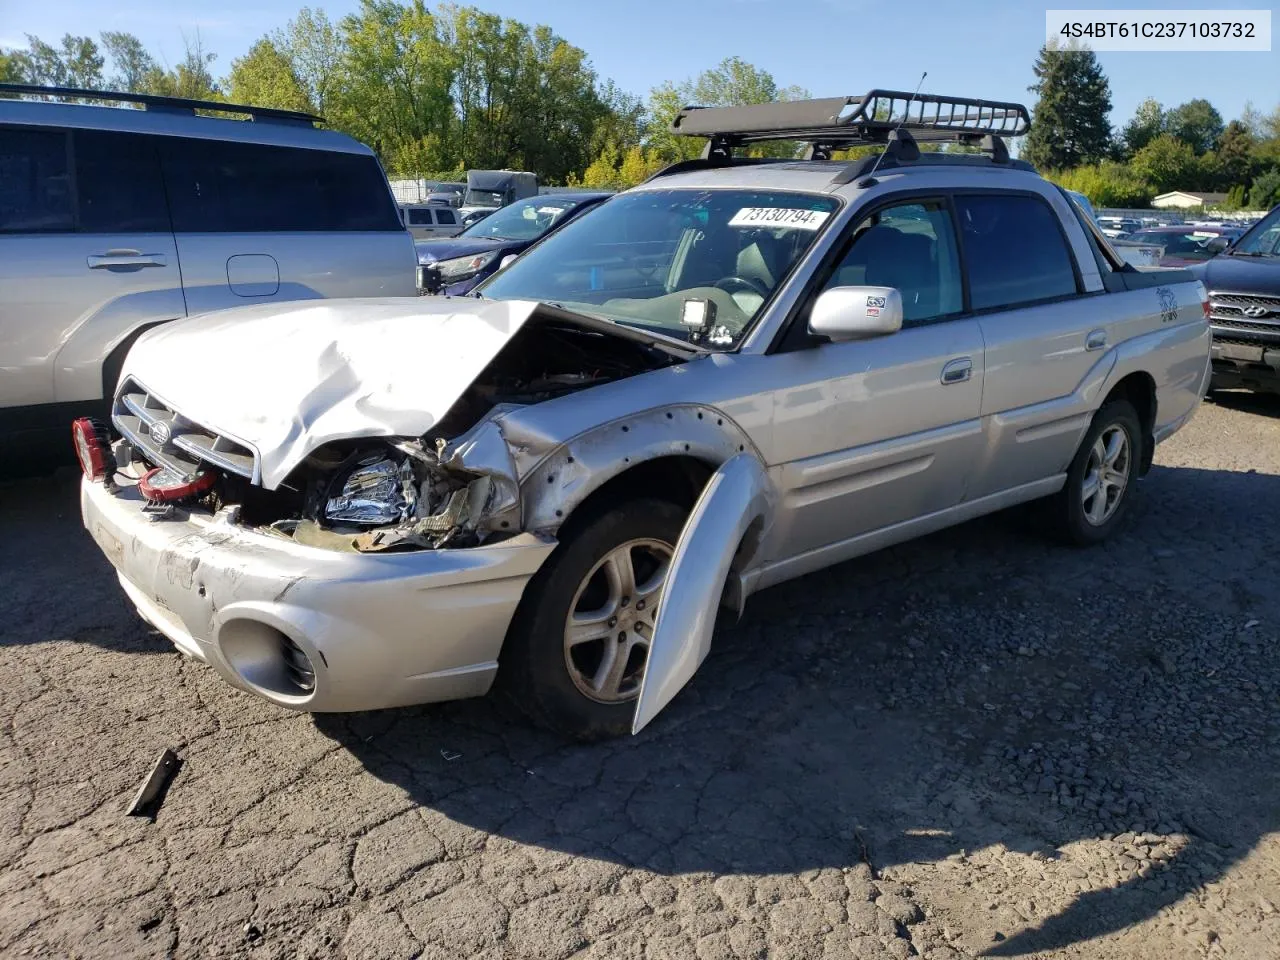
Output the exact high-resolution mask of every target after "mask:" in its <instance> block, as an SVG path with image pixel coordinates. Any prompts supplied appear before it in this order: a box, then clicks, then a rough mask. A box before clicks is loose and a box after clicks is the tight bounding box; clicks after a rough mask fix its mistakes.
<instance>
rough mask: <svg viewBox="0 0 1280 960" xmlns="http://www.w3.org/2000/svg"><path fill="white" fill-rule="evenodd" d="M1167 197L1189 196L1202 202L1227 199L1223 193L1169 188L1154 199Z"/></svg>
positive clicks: (1220, 201) (1217, 201) (1215, 201)
mask: <svg viewBox="0 0 1280 960" xmlns="http://www.w3.org/2000/svg"><path fill="white" fill-rule="evenodd" d="M1169 197H1190V198H1191V199H1192V200H1199V201H1200V202H1202V203H1222V202H1223V201H1224V200H1226V199H1227V195H1226V194H1225V193H1201V192H1200V191H1199V190H1170V191H1169V192H1168V193H1162V194H1160V195H1159V196H1158V197H1156V198H1155V199H1156V200H1165V199H1168V198H1169Z"/></svg>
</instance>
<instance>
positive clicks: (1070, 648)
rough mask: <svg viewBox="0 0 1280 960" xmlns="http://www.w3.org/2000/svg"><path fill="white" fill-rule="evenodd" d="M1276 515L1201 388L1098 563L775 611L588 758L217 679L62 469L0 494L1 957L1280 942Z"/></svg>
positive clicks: (1257, 457) (1035, 557)
mask: <svg viewBox="0 0 1280 960" xmlns="http://www.w3.org/2000/svg"><path fill="white" fill-rule="evenodd" d="M1277 506H1280V402H1271V401H1268V400H1252V399H1249V398H1247V397H1236V398H1233V399H1230V400H1227V401H1224V402H1223V404H1221V405H1206V406H1205V407H1204V408H1203V409H1202V410H1201V412H1200V414H1199V415H1198V417H1197V419H1196V420H1195V421H1194V422H1193V423H1192V424H1191V425H1190V426H1189V427H1188V428H1187V429H1186V430H1184V431H1183V432H1182V433H1181V434H1179V435H1178V436H1177V437H1175V438H1174V439H1173V440H1172V441H1170V442H1169V443H1168V444H1166V445H1165V446H1163V447H1161V449H1160V451H1159V452H1158V454H1157V466H1156V468H1155V469H1154V470H1153V471H1152V473H1151V476H1150V477H1149V478H1148V479H1147V480H1146V481H1145V482H1144V483H1143V485H1142V486H1141V488H1140V490H1139V498H1138V500H1137V501H1136V503H1135V504H1134V507H1135V509H1134V510H1133V512H1132V515H1131V517H1130V519H1129V522H1128V524H1127V528H1126V529H1125V530H1123V531H1122V532H1121V535H1120V536H1119V537H1118V538H1117V539H1116V540H1115V541H1114V542H1112V543H1110V544H1108V545H1106V546H1104V547H1101V548H1096V549H1092V550H1070V549H1064V548H1062V547H1057V546H1051V545H1048V544H1046V543H1045V542H1044V541H1042V540H1041V539H1039V538H1038V537H1037V536H1036V535H1035V533H1034V532H1033V531H1032V529H1031V527H1030V524H1029V523H1028V522H1027V516H1026V515H1025V514H1023V513H1013V514H1007V515H1003V516H1000V517H995V518H989V519H987V520H983V521H979V522H976V523H972V524H968V525H966V526H964V527H961V528H958V529H955V530H951V531H948V532H945V533H943V534H940V535H937V536H933V537H930V538H928V539H926V540H922V541H918V542H916V543H914V544H908V545H904V546H902V547H899V548H895V549H892V550H889V551H886V552H883V553H881V554H878V555H875V556H873V557H868V558H864V559H862V560H859V561H855V562H851V563H848V564H844V565H842V566H840V567H837V568H834V569H832V570H828V571H825V572H823V573H820V574H817V575H814V576H811V577H808V578H806V579H804V580H800V581H796V582H793V583H790V584H786V585H784V586H781V587H778V588H775V589H773V590H769V591H766V592H765V593H762V594H760V595H757V596H756V597H754V598H752V600H751V602H750V603H749V605H748V611H747V614H748V615H747V617H746V618H745V619H744V620H743V622H742V623H741V624H738V625H736V626H730V627H724V628H723V629H721V630H720V632H719V634H718V636H717V640H716V646H715V649H714V651H713V653H712V655H711V657H710V658H709V660H708V661H707V663H706V664H705V666H704V667H703V669H702V670H701V671H700V672H699V675H698V676H697V677H696V678H695V680H694V681H693V683H692V684H691V686H690V687H689V688H688V689H687V690H686V691H685V692H684V693H682V694H681V695H680V697H679V698H678V699H677V701H676V702H675V703H674V704H673V705H672V707H671V708H669V709H668V710H667V711H666V712H665V713H664V714H663V715H662V716H661V717H660V718H659V719H658V721H656V722H655V723H654V724H652V725H651V727H650V728H649V729H647V730H646V731H645V732H644V733H643V734H642V735H641V736H639V737H637V738H634V739H630V740H625V741H620V742H616V743H610V744H603V745H597V746H591V747H580V746H566V745H564V744H562V743H559V742H557V741H555V740H554V739H552V738H550V737H549V736H547V735H544V734H542V733H539V732H537V731H534V730H530V729H529V728H528V727H527V726H526V725H525V724H524V723H522V722H521V721H520V720H519V719H518V718H516V717H513V716H511V715H510V714H508V713H507V712H506V711H505V710H504V709H503V708H502V707H500V706H499V705H495V704H494V703H492V702H490V701H488V700H481V701H473V702H467V703H460V704H450V705H444V706H437V707H430V708H416V709H408V710H399V711H388V712H383V713H378V714H362V715H348V716H333V715H331V716H320V717H310V716H299V715H295V714H290V713H286V712H284V711H282V710H278V709H276V708H273V707H270V706H267V705H265V704H263V703H261V702H259V701H257V700H256V699H254V698H252V697H249V696H247V695H245V694H242V693H238V692H236V691H233V690H231V689H229V688H228V687H226V686H225V685H223V684H222V683H221V682H220V681H219V680H218V679H217V678H216V677H215V675H214V674H213V673H212V672H211V671H210V670H209V669H208V668H206V667H203V666H202V665H200V664H198V663H195V662H192V661H188V660H184V659H183V658H182V657H180V656H179V655H178V654H176V653H175V652H173V650H172V648H171V647H170V645H169V644H168V643H167V642H166V641H164V640H163V639H162V638H160V637H158V636H157V635H156V634H155V633H154V632H151V631H149V630H148V629H147V628H146V627H145V625H143V624H142V623H141V622H140V621H139V620H138V619H137V618H136V617H135V616H134V615H133V613H132V612H131V610H130V609H129V608H128V606H127V605H126V603H125V602H124V599H123V597H122V595H121V593H120V591H119V589H118V587H117V586H116V584H115V582H114V579H113V578H112V577H111V576H110V575H109V573H108V567H107V564H106V563H105V561H104V560H103V559H102V558H101V557H100V556H99V554H98V552H97V550H96V548H95V547H94V545H93V544H92V542H91V541H90V540H89V538H88V536H87V535H85V534H84V532H83V531H82V530H81V529H80V528H79V523H78V521H79V517H78V513H77V508H76V503H75V491H74V479H73V478H72V477H71V476H70V475H69V473H67V472H63V473H62V474H60V475H59V476H58V477H57V478H55V479H46V480H40V481H27V482H19V483H9V484H6V485H3V486H0V584H2V585H3V589H0V677H3V680H0V955H4V956H27V955H42V956H71V955H78V956H92V957H104V956H111V957H127V956H169V955H173V956H181V957H188V956H211V955H219V956H251V957H261V958H268V957H285V956H288V957H294V956H317V957H328V956H336V955H343V954H345V955H348V956H352V957H361V958H364V957H382V956H386V957H405V958H408V957H414V956H422V957H426V958H446V957H448V958H451V957H469V956H479V957H487V958H516V957H531V958H535V957H536V958H539V960H542V958H563V957H591V958H597V957H598V958H605V957H674V958H684V957H697V958H701V960H712V958H744V957H764V956H768V957H777V958H789V957H815V958H825V960H837V958H846V957H858V958H882V957H908V956H915V955H921V956H923V957H926V958H933V960H946V958H955V957H974V956H998V957H1012V956H1028V955H1037V956H1055V957H1062V956H1072V957H1083V958H1102V957H1132V958H1144V960H1145V958H1150V960H1155V958H1160V960H1169V958H1173V960H1176V958H1182V957H1201V956H1206V955H1207V956H1223V957H1245V958H1265V957H1280V915H1278V914H1277V907H1276V904H1280V839H1278V836H1280V834H1277V831H1278V830H1280V800H1278V799H1277V798H1278V797H1280V774H1278V773H1277V760H1278V759H1280V724H1278V723H1277V718H1278V717H1280V712H1278V710H1277V707H1280V648H1278V647H1277V644H1276V639H1277V633H1278V629H1280V599H1278V598H1277V594H1276V592H1275V590H1274V588H1273V586H1272V585H1273V584H1274V583H1276V582H1277V581H1280V556H1278V555H1277V553H1276V551H1275V549H1274V544H1275V542H1276V539H1277V537H1276V534H1277V532H1278V528H1277V520H1276V516H1277V509H1276V508H1277ZM166 745H168V746H174V747H176V748H178V750H179V752H180V754H181V755H182V757H183V760H184V765H183V767H182V769H181V771H180V773H179V774H178V776H177V778H176V779H175V781H174V783H173V785H172V788H171V789H170V791H169V793H168V796H167V798H166V800H165V802H164V805H163V807H162V808H161V810H160V812H159V815H158V817H157V818H156V820H155V821H154V822H150V821H147V820H145V819H137V818H126V817H125V816H123V814H122V811H123V808H124V806H125V805H126V804H127V802H128V801H129V799H130V798H131V796H132V793H133V791H134V790H135V789H136V787H137V785H138V783H139V782H140V780H141V778H142V777H143V775H144V774H145V773H146V772H147V770H148V769H149V767H150V765H151V763H152V762H153V760H154V758H155V757H156V755H157V753H158V752H159V751H160V749H161V748H162V747H164V746H166Z"/></svg>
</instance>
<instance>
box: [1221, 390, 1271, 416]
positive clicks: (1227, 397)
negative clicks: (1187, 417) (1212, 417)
mask: <svg viewBox="0 0 1280 960" xmlns="http://www.w3.org/2000/svg"><path fill="white" fill-rule="evenodd" d="M1210 402H1212V403H1215V404H1217V405H1218V406H1220V407H1226V408H1227V409H1228V410H1238V411H1240V412H1241V413H1256V414H1258V415H1259V416H1263V417H1280V393H1258V392H1256V391H1253V390H1215V391H1214V392H1213V395H1212V400H1211V401H1210Z"/></svg>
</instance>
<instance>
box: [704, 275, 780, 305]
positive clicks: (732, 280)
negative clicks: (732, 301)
mask: <svg viewBox="0 0 1280 960" xmlns="http://www.w3.org/2000/svg"><path fill="white" fill-rule="evenodd" d="M714 286H716V287H719V288H720V289H721V290H723V291H725V292H726V293H728V294H733V293H735V292H737V291H740V290H750V291H751V292H752V293H758V294H759V295H760V296H762V297H763V298H764V299H766V300H768V299H769V288H768V287H766V286H765V285H764V284H763V283H762V282H760V281H759V280H756V279H753V278H749V277H737V276H734V277H721V278H720V279H719V280H717V281H716V282H715V284H714Z"/></svg>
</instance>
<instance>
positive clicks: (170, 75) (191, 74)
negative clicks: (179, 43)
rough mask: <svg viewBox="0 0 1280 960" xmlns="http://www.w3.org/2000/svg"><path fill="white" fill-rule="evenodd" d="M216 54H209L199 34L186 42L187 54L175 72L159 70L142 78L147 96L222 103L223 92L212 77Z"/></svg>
mask: <svg viewBox="0 0 1280 960" xmlns="http://www.w3.org/2000/svg"><path fill="white" fill-rule="evenodd" d="M216 59H217V54H214V53H207V52H206V51H205V49H204V43H203V41H201V39H200V36H199V34H197V35H196V37H195V39H194V40H187V41H186V52H185V53H184V54H183V57H182V59H181V60H180V61H178V65H177V66H176V67H175V68H173V69H172V70H165V69H163V68H161V67H159V66H157V67H155V68H154V69H152V70H150V71H149V72H148V73H147V74H146V76H145V77H144V78H143V81H142V87H143V92H144V93H154V94H159V95H160V96H164V97H183V98H186V99H189V100H221V99H223V96H222V89H221V87H220V86H219V84H218V81H217V80H215V79H214V76H213V62H214V60H216Z"/></svg>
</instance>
